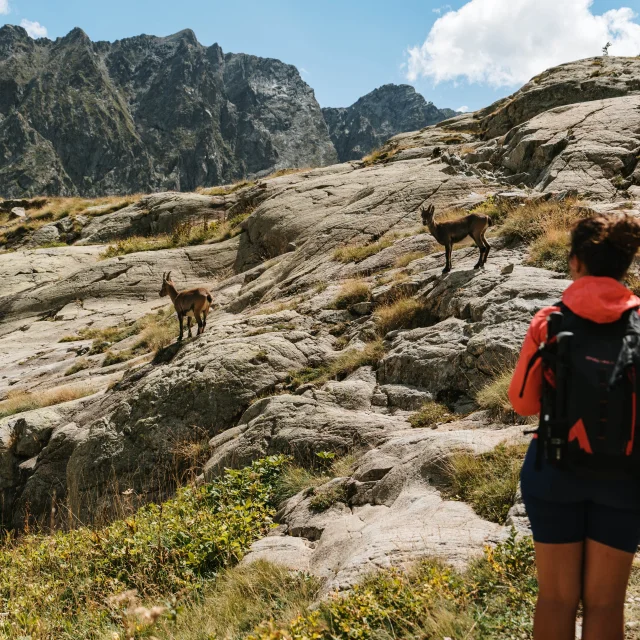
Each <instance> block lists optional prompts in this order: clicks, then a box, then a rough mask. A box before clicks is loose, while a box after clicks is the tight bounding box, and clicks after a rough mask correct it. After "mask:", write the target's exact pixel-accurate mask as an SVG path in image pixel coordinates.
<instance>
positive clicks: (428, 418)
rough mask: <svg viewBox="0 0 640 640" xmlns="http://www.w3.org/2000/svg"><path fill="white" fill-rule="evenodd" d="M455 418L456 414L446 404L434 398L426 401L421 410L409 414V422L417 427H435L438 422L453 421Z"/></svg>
mask: <svg viewBox="0 0 640 640" xmlns="http://www.w3.org/2000/svg"><path fill="white" fill-rule="evenodd" d="M454 419H455V416H454V415H453V414H452V413H451V412H450V411H449V409H448V408H447V407H446V406H445V405H443V404H441V403H439V402H435V401H433V400H430V401H429V402H425V403H424V404H423V405H422V407H421V408H420V409H419V411H416V412H415V413H414V414H413V415H412V416H409V422H410V424H411V426H412V427H414V428H415V429H425V428H427V427H435V426H436V425H437V424H438V423H443V422H451V421H452V420H454Z"/></svg>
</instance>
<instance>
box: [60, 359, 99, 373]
mask: <svg viewBox="0 0 640 640" xmlns="http://www.w3.org/2000/svg"><path fill="white" fill-rule="evenodd" d="M91 366H92V362H91V360H87V359H86V358H78V359H77V360H76V361H75V362H74V363H73V364H72V365H71V367H69V368H68V369H67V370H66V371H65V372H64V375H65V376H72V375H73V374H74V373H78V372H79V371H84V370H85V369H90V368H91Z"/></svg>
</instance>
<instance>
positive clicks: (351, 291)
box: [331, 278, 371, 309]
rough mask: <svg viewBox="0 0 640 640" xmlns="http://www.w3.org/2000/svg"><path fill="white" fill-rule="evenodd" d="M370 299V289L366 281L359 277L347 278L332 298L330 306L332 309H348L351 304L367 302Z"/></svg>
mask: <svg viewBox="0 0 640 640" xmlns="http://www.w3.org/2000/svg"><path fill="white" fill-rule="evenodd" d="M370 299H371V290H370V289H369V285H368V283H366V282H365V281H364V280H361V279H359V278H357V279H354V280H347V281H346V282H345V283H344V284H343V285H342V287H340V291H339V292H338V295H337V296H336V297H335V299H334V300H333V302H332V304H331V306H332V307H333V308H334V309H348V308H349V307H350V306H351V305H354V304H357V303H358V302H367V301H369V300H370Z"/></svg>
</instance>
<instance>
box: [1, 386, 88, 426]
mask: <svg viewBox="0 0 640 640" xmlns="http://www.w3.org/2000/svg"><path fill="white" fill-rule="evenodd" d="M96 391H97V387H95V386H91V385H88V384H82V385H68V386H63V387H54V388H53V389H45V390H44V391H10V392H9V393H8V394H7V399H6V400H2V401H1V402H0V418H5V417H6V416H12V415H14V414H16V413H23V412H24V411H31V410H33V409H41V408H42V407H51V406H53V405H56V404H62V403H63V402H70V401H71V400H78V399H79V398H84V397H85V396H90V395H91V394H93V393H95V392H96Z"/></svg>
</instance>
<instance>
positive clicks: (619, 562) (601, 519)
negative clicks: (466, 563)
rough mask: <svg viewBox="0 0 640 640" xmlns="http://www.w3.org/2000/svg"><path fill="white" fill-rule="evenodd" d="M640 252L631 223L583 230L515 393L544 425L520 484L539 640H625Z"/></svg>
mask: <svg viewBox="0 0 640 640" xmlns="http://www.w3.org/2000/svg"><path fill="white" fill-rule="evenodd" d="M638 247H640V223H639V222H638V221H637V220H635V219H634V218H632V217H629V216H596V217H592V218H589V219H585V220H581V221H580V222H578V223H577V224H576V226H575V227H574V229H573V232H572V235H571V252H570V258H569V266H570V272H571V277H572V279H573V280H574V282H573V284H572V285H571V286H570V287H569V288H568V289H567V290H566V291H565V292H564V294H563V296H562V302H560V303H558V304H557V305H556V306H553V307H548V308H546V309H543V310H542V311H540V312H539V313H537V314H536V316H535V317H534V319H533V321H532V322H531V326H530V328H529V331H528V333H527V336H526V338H525V341H524V345H523V347H522V352H521V354H520V359H519V362H518V365H517V367H516V371H515V374H514V376H513V380H512V382H511V386H510V389H509V397H510V399H511V402H512V404H513V407H514V409H515V410H516V411H517V412H518V413H519V414H521V415H523V416H532V415H535V414H538V413H539V414H540V426H539V428H538V430H537V431H536V434H535V436H534V440H533V441H532V443H531V446H530V447H529V451H528V452H527V456H526V459H525V462H524V466H523V469H522V475H521V483H522V495H523V498H524V503H525V506H526V509H527V514H528V516H529V520H530V522H531V528H532V531H533V538H534V541H535V548H536V565H537V570H538V583H539V587H540V591H539V595H538V603H537V607H536V613H535V621H534V638H535V639H536V640H574V638H575V625H576V615H577V611H578V605H579V603H580V601H582V605H583V635H582V638H583V640H623V638H624V602H625V594H626V589H627V583H628V581H629V575H630V571H631V565H632V561H633V557H634V554H635V552H636V550H637V547H638V543H639V542H640V406H638V401H637V398H638V397H640V396H639V395H638V394H639V392H640V384H639V381H640V371H637V367H640V315H639V314H638V308H640V298H638V297H637V296H635V295H634V294H633V293H632V292H631V291H629V289H627V288H626V287H625V286H624V284H622V280H623V279H624V277H625V275H626V274H627V271H628V269H629V267H630V265H631V263H632V261H633V259H634V257H635V255H636V252H637V250H638Z"/></svg>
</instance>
